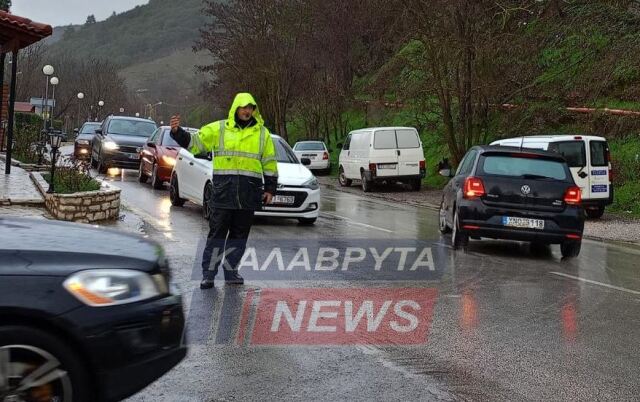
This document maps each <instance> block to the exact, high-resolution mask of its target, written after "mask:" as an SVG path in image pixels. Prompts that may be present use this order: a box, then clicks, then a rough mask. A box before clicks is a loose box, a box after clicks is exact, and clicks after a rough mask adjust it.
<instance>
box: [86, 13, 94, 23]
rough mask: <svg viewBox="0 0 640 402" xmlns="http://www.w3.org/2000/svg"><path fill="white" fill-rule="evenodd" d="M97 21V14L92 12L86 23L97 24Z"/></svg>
mask: <svg viewBox="0 0 640 402" xmlns="http://www.w3.org/2000/svg"><path fill="white" fill-rule="evenodd" d="M95 23H96V16H95V15H93V14H91V15H90V16H88V17H87V22H85V23H84V24H85V25H90V24H95Z"/></svg>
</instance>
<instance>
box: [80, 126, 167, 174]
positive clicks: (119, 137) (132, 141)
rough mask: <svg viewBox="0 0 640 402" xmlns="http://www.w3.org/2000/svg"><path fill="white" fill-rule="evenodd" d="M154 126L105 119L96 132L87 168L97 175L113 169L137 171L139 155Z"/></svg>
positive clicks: (154, 128) (155, 127)
mask: <svg viewBox="0 0 640 402" xmlns="http://www.w3.org/2000/svg"><path fill="white" fill-rule="evenodd" d="M157 128H158V127H157V126H156V123H155V122H153V121H151V120H148V119H141V118H138V117H126V116H109V117H107V118H106V119H105V120H104V122H102V125H101V126H100V128H98V129H97V130H96V136H95V138H94V140H93V144H92V151H91V164H92V166H93V167H95V168H97V169H98V173H100V174H104V173H107V169H109V168H112V167H116V168H123V169H138V168H139V166H140V151H142V146H143V145H144V144H145V143H146V142H147V138H149V136H150V135H151V134H153V132H154V131H155V130H156V129H157Z"/></svg>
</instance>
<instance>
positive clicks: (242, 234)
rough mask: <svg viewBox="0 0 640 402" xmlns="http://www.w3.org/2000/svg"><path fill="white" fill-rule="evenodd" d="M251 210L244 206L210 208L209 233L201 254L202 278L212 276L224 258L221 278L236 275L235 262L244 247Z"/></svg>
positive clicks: (250, 220)
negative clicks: (242, 207) (236, 207)
mask: <svg viewBox="0 0 640 402" xmlns="http://www.w3.org/2000/svg"><path fill="white" fill-rule="evenodd" d="M254 213H255V212H254V211H252V210H246V209H221V208H212V209H211V218H210V219H209V235H208V236H207V244H206V246H205V248H204V253H203V254H202V277H203V278H207V279H213V278H214V277H215V276H216V274H217V273H218V268H219V267H220V265H222V263H223V260H224V266H223V270H224V271H223V272H224V277H225V278H232V277H233V276H234V275H236V274H237V267H238V264H239V263H240V260H241V259H242V256H243V255H244V251H245V249H246V248H247V239H248V238H249V232H250V231H251V225H252V224H253V216H254ZM223 257H224V259H223ZM212 258H213V266H212Z"/></svg>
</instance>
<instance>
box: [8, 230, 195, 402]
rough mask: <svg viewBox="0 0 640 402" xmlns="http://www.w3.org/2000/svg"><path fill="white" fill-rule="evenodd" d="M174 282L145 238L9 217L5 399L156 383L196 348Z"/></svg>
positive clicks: (76, 397) (107, 397) (72, 397)
mask: <svg viewBox="0 0 640 402" xmlns="http://www.w3.org/2000/svg"><path fill="white" fill-rule="evenodd" d="M43 239H45V240H44V241H43ZM81 244H82V245H84V246H82V247H80V246H79V245H81ZM170 283H171V271H170V269H169V267H168V265H167V260H166V258H165V257H164V255H163V253H162V249H161V248H160V246H159V245H157V244H155V243H152V242H150V241H148V240H145V239H143V238H141V237H138V236H133V235H128V234H122V233H120V232H116V231H111V230H107V229H97V228H94V227H92V226H90V225H81V224H75V223H68V222H58V221H49V220H34V219H18V218H0V399H1V400H3V401H82V402H84V401H116V400H121V399H123V398H126V397H127V396H129V395H132V394H134V393H136V392H138V391H140V390H141V389H142V388H144V387H146V386H147V385H148V384H150V383H152V382H153V381H155V380H156V379H157V378H159V377H160V376H162V375H163V374H164V373H166V372H167V371H169V370H170V369H171V368H172V367H174V366H175V365H176V364H178V362H180V361H181V360H182V359H183V358H184V357H185V355H186V351H187V348H186V346H185V342H184V341H185V340H184V337H183V333H184V327H185V322H184V315H183V305H182V299H181V296H180V295H179V294H178V293H177V292H176V290H175V288H174V287H173V286H172V285H171V284H170Z"/></svg>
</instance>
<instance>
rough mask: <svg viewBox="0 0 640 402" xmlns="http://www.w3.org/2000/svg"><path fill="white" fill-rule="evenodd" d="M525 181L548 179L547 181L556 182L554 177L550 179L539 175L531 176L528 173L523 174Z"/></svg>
mask: <svg viewBox="0 0 640 402" xmlns="http://www.w3.org/2000/svg"><path fill="white" fill-rule="evenodd" d="M520 177H522V178H523V179H547V180H555V179H554V178H553V177H549V176H542V175H539V174H530V173H526V174H523V175H522V176H520Z"/></svg>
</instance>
